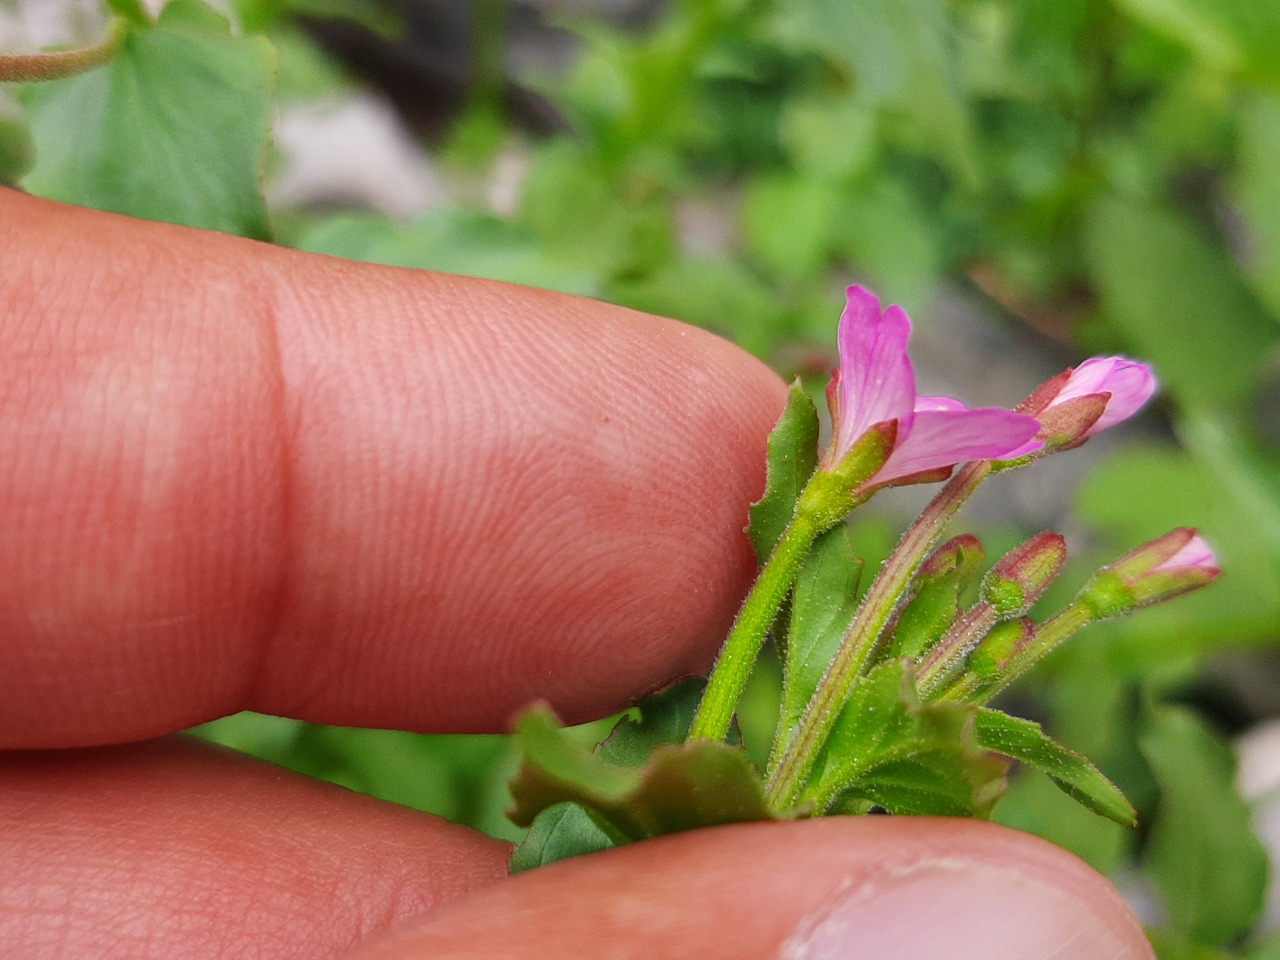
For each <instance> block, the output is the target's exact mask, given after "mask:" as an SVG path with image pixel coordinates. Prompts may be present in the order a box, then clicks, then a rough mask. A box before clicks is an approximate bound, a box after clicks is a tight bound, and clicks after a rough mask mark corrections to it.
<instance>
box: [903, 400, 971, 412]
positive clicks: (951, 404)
mask: <svg viewBox="0 0 1280 960" xmlns="http://www.w3.org/2000/svg"><path fill="white" fill-rule="evenodd" d="M968 409H969V408H968V407H966V406H965V405H964V404H963V403H961V402H960V401H959V400H955V399H952V398H951V397H916V403H915V412H916V413H919V412H920V411H921V410H968Z"/></svg>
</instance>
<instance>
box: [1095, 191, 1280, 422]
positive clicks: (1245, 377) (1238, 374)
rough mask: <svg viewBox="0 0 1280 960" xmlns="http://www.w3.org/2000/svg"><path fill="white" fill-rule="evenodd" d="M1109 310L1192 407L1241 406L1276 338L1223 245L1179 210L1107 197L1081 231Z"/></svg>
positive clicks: (1117, 322)
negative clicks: (1213, 244) (1210, 239)
mask: <svg viewBox="0 0 1280 960" xmlns="http://www.w3.org/2000/svg"><path fill="white" fill-rule="evenodd" d="M1085 242H1086V251H1087V256H1088V260H1089V265H1090V270H1091V271H1092V273H1093V276H1094V278H1095V279H1096V280H1097V283H1098V286H1099V289H1100V291H1101V294H1102V305H1103V308H1104V310H1105V311H1106V313H1107V314H1108V315H1109V316H1110V317H1111V318H1112V319H1113V320H1114V321H1115V323H1116V324H1117V325H1118V327H1119V329H1120V331H1121V333H1122V334H1123V335H1124V337H1125V339H1126V340H1128V341H1129V342H1130V343H1131V344H1132V345H1133V348H1134V349H1135V351H1136V352H1138V353H1139V354H1140V355H1141V356H1142V357H1143V359H1145V360H1149V361H1151V362H1152V363H1153V364H1154V366H1155V368H1156V370H1157V371H1158V372H1159V375H1160V377H1161V378H1162V380H1163V382H1164V385H1165V387H1166V388H1167V389H1171V390H1172V391H1173V392H1174V393H1176V394H1177V395H1178V398H1179V400H1181V401H1182V402H1183V403H1185V404H1188V405H1200V406H1209V407H1227V408H1236V409H1239V408H1241V407H1243V406H1244V404H1246V403H1247V402H1248V401H1249V400H1250V399H1251V398H1252V395H1253V391H1254V390H1255V388H1256V384H1257V380H1258V374H1259V371H1260V369H1261V367H1262V364H1263V363H1265V361H1266V358H1267V356H1268V355H1269V354H1270V351H1271V350H1272V349H1273V348H1274V347H1275V345H1276V342H1277V333H1276V327H1275V324H1273V323H1272V322H1271V321H1270V320H1269V319H1268V317H1267V313H1266V311H1265V310H1264V309H1263V308H1262V306H1261V304H1260V303H1259V302H1258V301H1257V299H1256V298H1255V297H1254V296H1253V295H1252V293H1251V291H1250V290H1249V289H1248V287H1246V286H1245V284H1244V283H1243V281H1242V280H1241V278H1240V274H1239V271H1238V270H1237V268H1236V267H1235V265H1234V264H1233V263H1232V262H1231V261H1230V259H1229V258H1228V257H1227V256H1226V255H1225V254H1224V253H1222V252H1221V251H1219V250H1217V249H1215V248H1214V247H1211V246H1210V245H1209V244H1208V243H1206V242H1205V241H1204V240H1203V239H1202V238H1201V237H1200V236H1199V235H1198V234H1197V233H1196V231H1195V230H1194V229H1193V228H1192V227H1191V225H1190V224H1189V223H1187V222H1186V221H1185V220H1184V219H1183V218H1182V217H1181V216H1179V215H1178V214H1175V213H1173V212H1172V211H1170V210H1165V209H1161V208H1158V207H1152V206H1144V205H1140V204H1133V203H1128V202H1125V201H1121V200H1106V201H1103V202H1101V203H1099V204H1098V205H1097V206H1096V207H1095V208H1094V210H1093V212H1092V216H1091V217H1090V220H1089V223H1088V225H1087V229H1086V235H1085Z"/></svg>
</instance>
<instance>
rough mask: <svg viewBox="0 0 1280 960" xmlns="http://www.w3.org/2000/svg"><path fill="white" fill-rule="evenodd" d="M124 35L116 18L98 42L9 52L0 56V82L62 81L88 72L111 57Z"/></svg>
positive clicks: (121, 21) (122, 25) (122, 27)
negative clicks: (71, 46) (51, 49)
mask: <svg viewBox="0 0 1280 960" xmlns="http://www.w3.org/2000/svg"><path fill="white" fill-rule="evenodd" d="M123 38H124V21H123V20H120V19H118V18H117V19H115V20H113V21H111V24H110V26H109V27H108V28H107V35H106V37H105V38H103V39H102V40H100V41H98V42H97V43H94V44H90V45H89V46H87V47H77V48H76V49H74V50H55V51H51V52H49V53H11V54H4V55H0V83H5V82H9V83H31V82H38V81H42V80H62V79H65V78H66V77H74V76H76V75H77V74H81V73H87V72H88V71H90V70H92V69H93V68H94V67H100V66H102V65H103V64H104V63H106V62H107V61H109V60H110V59H111V56H112V54H114V53H115V52H116V47H118V46H120V41H121V40H122V39H123Z"/></svg>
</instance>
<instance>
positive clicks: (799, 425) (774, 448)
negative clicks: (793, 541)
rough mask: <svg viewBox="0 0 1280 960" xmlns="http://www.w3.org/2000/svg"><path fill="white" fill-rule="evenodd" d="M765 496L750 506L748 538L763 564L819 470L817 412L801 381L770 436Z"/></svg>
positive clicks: (792, 390)
mask: <svg viewBox="0 0 1280 960" xmlns="http://www.w3.org/2000/svg"><path fill="white" fill-rule="evenodd" d="M767 462H768V467H767V472H766V474H765V487H764V495H763V496H762V497H761V498H760V499H759V500H757V501H756V502H755V503H753V504H752V505H751V513H750V516H751V523H750V525H749V526H748V527H747V536H748V537H749V538H750V540H751V545H752V546H753V547H754V548H755V551H756V557H757V558H758V559H759V561H760V562H761V563H764V562H765V561H766V560H767V559H769V555H770V554H771V553H773V548H774V547H775V546H776V545H777V543H778V540H779V539H781V537H782V531H783V530H785V529H786V528H787V524H789V523H790V522H791V517H792V515H793V514H794V513H795V509H796V498H797V497H798V496H799V495H800V491H801V490H803V489H804V485H805V484H806V483H808V482H809V478H810V477H811V476H813V471H814V470H815V469H817V466H818V411H817V408H815V407H814V405H813V401H812V400H810V399H809V395H808V394H807V393H805V392H804V390H803V389H802V388H801V386H800V383H799V381H796V382H795V383H793V384H792V385H791V391H790V393H788V395H787V407H786V409H785V410H783V411H782V417H781V418H780V419H779V420H778V423H777V425H776V426H775V427H774V428H773V431H772V432H771V433H770V434H769V446H768V454H767Z"/></svg>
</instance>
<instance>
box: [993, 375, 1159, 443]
mask: <svg viewBox="0 0 1280 960" xmlns="http://www.w3.org/2000/svg"><path fill="white" fill-rule="evenodd" d="M1155 392H1156V378H1155V376H1154V375H1153V374H1152V372H1151V368H1150V367H1149V366H1147V365H1146V364H1145V363H1138V362H1137V361H1135V360H1128V359H1126V358H1124V357H1093V358H1092V359H1090V360H1086V361H1085V362H1084V363H1082V364H1080V366H1078V367H1075V368H1074V369H1071V368H1068V369H1067V370H1066V371H1064V372H1062V373H1060V374H1058V375H1057V376H1056V377H1054V378H1053V379H1052V380H1049V381H1047V382H1046V383H1044V384H1043V385H1041V386H1040V388H1039V389H1037V390H1036V392H1035V393H1033V394H1032V395H1031V396H1030V397H1028V398H1027V399H1026V400H1025V401H1023V402H1022V403H1021V404H1019V405H1018V407H1017V410H1018V411H1019V412H1020V413H1027V414H1031V415H1032V416H1034V417H1036V418H1038V419H1039V420H1040V426H1041V430H1040V433H1039V435H1038V439H1039V440H1040V441H1042V442H1043V444H1044V452H1045V453H1052V452H1054V451H1057V450H1069V449H1071V448H1072V447H1078V446H1079V445H1080V444H1082V443H1084V442H1085V441H1086V440H1087V439H1089V437H1091V436H1093V435H1094V434H1095V433H1098V432H1099V431H1100V430H1106V429H1107V428H1108V427H1112V426H1115V425H1116V424H1117V423H1120V422H1121V421H1123V420H1128V419H1129V418H1130V417H1131V416H1133V415H1134V414H1135V413H1137V412H1138V410H1140V409H1141V408H1142V405H1143V404H1145V403H1146V402H1147V401H1148V400H1150V399H1151V396H1152V394H1154V393H1155ZM1033 452H1035V448H1034V447H1032V446H1028V447H1027V448H1025V449H1022V450H1015V451H1014V452H1013V453H1011V454H1009V455H1008V459H1011V460H1012V459H1015V458H1017V457H1022V456H1026V455H1027V454H1029V453H1033Z"/></svg>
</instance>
